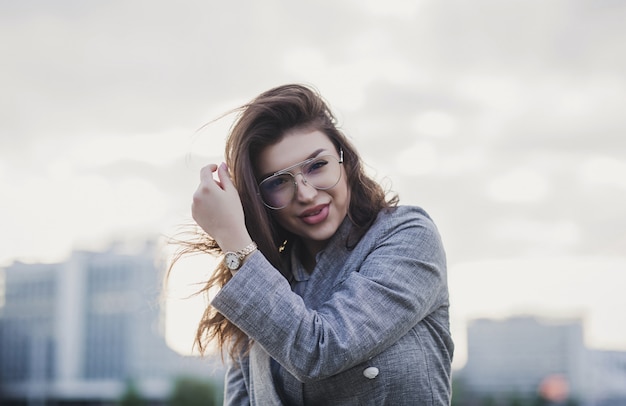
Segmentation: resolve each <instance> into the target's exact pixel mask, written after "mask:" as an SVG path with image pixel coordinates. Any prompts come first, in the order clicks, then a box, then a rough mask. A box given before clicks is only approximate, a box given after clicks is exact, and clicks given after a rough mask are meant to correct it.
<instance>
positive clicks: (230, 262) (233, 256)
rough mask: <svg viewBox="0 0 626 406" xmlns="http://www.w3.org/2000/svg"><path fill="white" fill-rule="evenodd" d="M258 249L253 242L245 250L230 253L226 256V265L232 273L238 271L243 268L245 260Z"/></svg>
mask: <svg viewBox="0 0 626 406" xmlns="http://www.w3.org/2000/svg"><path fill="white" fill-rule="evenodd" d="M256 249H257V246H256V243H255V242H254V241H252V242H251V243H250V244H248V246H246V247H245V248H244V249H241V250H239V251H237V252H232V251H228V252H227V253H225V254H224V263H225V264H226V267H227V268H228V269H230V270H231V271H236V270H238V269H239V268H240V267H241V263H242V261H243V259H244V258H245V257H246V256H248V255H250V254H251V253H253V252H254V251H255V250H256Z"/></svg>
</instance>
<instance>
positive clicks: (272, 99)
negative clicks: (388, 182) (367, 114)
mask: <svg viewBox="0 0 626 406" xmlns="http://www.w3.org/2000/svg"><path fill="white" fill-rule="evenodd" d="M235 112H237V113H238V115H237V118H236V120H235V122H234V124H233V126H232V127H231V130H230V134H229V136H228V139H227V141H226V151H225V158H226V164H227V165H228V168H229V169H230V173H231V178H232V180H233V183H234V184H235V186H236V188H237V190H238V191H239V196H240V198H241V202H242V205H243V210H244V215H245V221H246V227H247V229H248V232H249V234H250V236H251V237H252V240H253V241H255V242H256V243H257V245H258V247H259V250H260V251H261V252H262V253H263V255H264V256H265V258H266V259H267V260H268V261H269V262H270V263H271V264H272V265H273V266H274V267H275V268H276V269H278V270H279V271H280V272H281V273H282V274H283V275H284V276H285V277H288V272H289V270H288V269H284V266H283V256H284V255H285V254H286V253H288V252H289V250H290V247H291V245H292V243H293V241H294V239H297V237H296V236H294V235H291V234H290V233H289V232H287V231H286V230H285V229H283V228H282V227H281V226H280V225H278V223H277V222H276V221H275V220H274V219H273V218H272V215H271V210H270V209H268V208H267V207H265V206H264V205H263V203H262V202H261V200H260V198H259V196H258V181H259V179H257V177H256V170H255V169H256V164H257V162H256V160H257V158H258V156H259V154H260V152H261V151H262V150H263V149H264V148H266V147H268V146H270V145H274V144H276V143H277V142H279V141H280V140H281V139H282V137H283V136H284V135H285V133H286V132H288V131H290V130H293V129H296V128H311V129H314V130H318V131H321V132H322V133H324V134H326V135H327V136H328V138H329V139H330V140H331V141H332V143H333V144H334V146H335V148H336V149H337V152H339V149H342V150H343V158H344V163H343V165H344V168H345V171H346V175H347V179H348V185H349V188H350V206H349V209H348V217H349V218H350V221H351V222H352V224H353V227H352V231H351V233H350V235H349V237H348V239H347V240H346V242H345V243H346V246H347V247H348V248H349V249H351V248H353V247H354V245H356V243H357V242H358V241H359V239H360V238H361V236H362V235H363V234H364V233H365V232H366V231H367V229H368V228H369V227H370V225H371V224H372V222H373V221H374V220H375V218H376V215H377V214H378V213H379V212H380V211H381V210H383V209H385V208H390V207H394V206H395V205H396V204H397V202H398V197H397V196H396V195H392V196H391V197H390V198H389V199H387V197H386V193H385V191H384V190H383V188H382V187H381V186H380V184H379V183H377V182H376V181H374V180H373V179H372V178H370V177H369V176H367V175H366V174H365V171H364V169H363V164H362V161H361V158H360V156H359V154H358V153H357V151H356V149H355V148H354V146H353V145H352V143H351V142H350V141H349V140H348V139H347V137H346V136H345V135H344V134H343V133H342V132H341V131H340V130H339V129H338V128H337V124H336V119H335V116H334V115H333V113H332V112H331V111H330V109H329V107H328V104H327V103H326V102H325V101H324V99H323V98H322V97H321V96H320V94H319V93H318V92H317V91H316V90H315V89H313V88H311V87H308V86H304V85H299V84H289V85H283V86H279V87H276V88H273V89H271V90H268V91H266V92H264V93H262V94H260V95H259V96H257V97H256V98H255V99H253V100H252V101H251V102H249V103H248V104H245V105H243V106H241V107H240V108H238V109H236V110H235ZM177 242H178V243H180V244H181V249H180V250H179V251H178V252H177V255H176V256H175V257H174V260H173V261H172V263H171V265H170V271H171V269H172V266H173V265H174V263H175V262H176V261H177V260H178V259H179V258H180V257H181V256H182V255H185V254H189V253H196V252H210V253H212V254H214V255H221V254H222V252H221V250H220V248H219V246H218V245H217V243H216V242H215V240H214V239H213V238H212V237H211V236H208V235H206V234H205V233H202V232H201V233H199V234H198V238H196V239H195V240H194V241H177ZM231 277H232V276H231V273H230V271H229V270H228V269H227V268H226V267H225V265H224V264H223V262H221V263H220V264H219V265H218V266H217V268H216V269H215V272H214V273H213V275H212V276H211V278H210V279H209V280H208V281H207V283H206V284H205V285H204V287H203V288H202V290H201V291H200V292H199V293H208V291H209V289H211V288H213V287H218V288H221V287H222V286H224V285H225V284H226V283H227V282H228V281H229V280H230V279H231ZM213 339H216V340H217V344H218V347H219V348H220V349H221V350H224V349H225V347H227V346H228V347H229V350H230V351H229V352H230V354H231V356H232V355H233V354H236V353H239V352H241V351H245V349H246V348H247V345H248V337H247V336H246V335H245V334H244V333H243V332H242V331H241V330H239V329H238V328H237V327H236V326H235V325H234V324H232V323H231V322H230V321H229V320H228V319H226V318H225V317H224V316H223V315H221V314H220V313H219V312H217V311H216V310H215V309H214V308H213V307H212V306H211V305H208V307H207V308H206V309H205V311H204V314H203V316H202V319H201V320H200V323H199V325H198V330H197V332H196V345H197V346H198V348H199V350H200V352H201V353H204V352H205V351H206V349H207V347H208V344H209V342H210V341H212V340H213Z"/></svg>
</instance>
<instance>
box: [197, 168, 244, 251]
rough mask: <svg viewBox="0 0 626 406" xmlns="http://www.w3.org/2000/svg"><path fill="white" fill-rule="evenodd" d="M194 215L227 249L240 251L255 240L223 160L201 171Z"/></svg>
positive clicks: (199, 223) (207, 231) (221, 246)
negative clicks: (215, 176)
mask: <svg viewBox="0 0 626 406" xmlns="http://www.w3.org/2000/svg"><path fill="white" fill-rule="evenodd" d="M215 172H217V179H215V178H214V173H215ZM191 214H192V216H193V219H194V220H195V221H196V223H198V225H199V226H200V227H201V228H202V229H203V230H204V231H205V232H206V233H207V234H209V235H210V236H211V237H213V238H214V239H215V241H216V242H217V243H218V245H219V246H220V248H221V249H222V251H224V252H226V251H237V250H240V249H242V248H244V247H246V246H247V245H248V244H250V243H251V242H252V239H251V238H250V235H249V234H248V230H247V229H246V223H245V219H244V215H243V207H242V206H241V200H240V199H239V193H238V192H237V189H236V188H235V185H233V183H232V181H231V179H230V175H229V173H228V168H227V167H226V164H224V163H222V164H221V165H220V166H219V167H218V166H217V165H215V164H210V165H207V166H205V167H204V168H202V170H201V171H200V185H199V186H198V189H196V192H195V193H194V194H193V204H192V205H191Z"/></svg>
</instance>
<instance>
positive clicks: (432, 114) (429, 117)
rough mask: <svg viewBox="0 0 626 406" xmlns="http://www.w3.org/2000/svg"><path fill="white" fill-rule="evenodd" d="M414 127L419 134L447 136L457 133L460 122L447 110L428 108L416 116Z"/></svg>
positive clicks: (436, 136)
mask: <svg viewBox="0 0 626 406" xmlns="http://www.w3.org/2000/svg"><path fill="white" fill-rule="evenodd" d="M412 128H413V130H415V131H416V132H417V133H418V134H419V135H425V136H429V137H434V138H441V137H444V138H445V137H449V136H451V135H453V134H455V133H456V131H457V129H458V124H457V120H456V118H455V117H454V116H453V115H451V114H449V113H447V112H445V111H441V110H427V111H424V112H421V113H418V114H417V115H416V116H415V117H414V119H413V123H412Z"/></svg>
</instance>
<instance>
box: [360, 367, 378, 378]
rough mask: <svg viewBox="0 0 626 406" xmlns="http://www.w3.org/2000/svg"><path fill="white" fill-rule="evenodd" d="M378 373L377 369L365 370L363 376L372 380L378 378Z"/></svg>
mask: <svg viewBox="0 0 626 406" xmlns="http://www.w3.org/2000/svg"><path fill="white" fill-rule="evenodd" d="M378 372H379V371H378V368H376V367H369V368H365V370H364V371H363V376H365V377H366V378H367V379H374V378H376V377H377V376H378Z"/></svg>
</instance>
